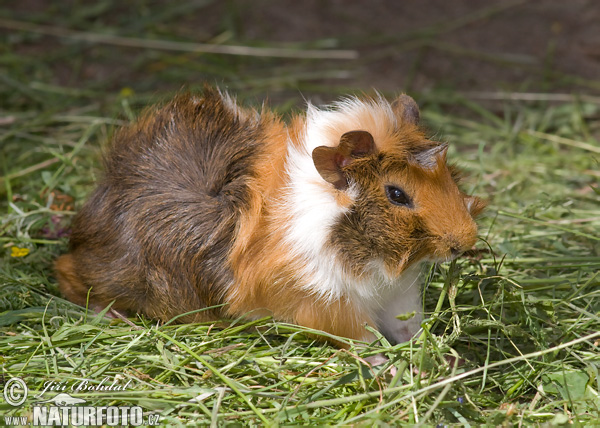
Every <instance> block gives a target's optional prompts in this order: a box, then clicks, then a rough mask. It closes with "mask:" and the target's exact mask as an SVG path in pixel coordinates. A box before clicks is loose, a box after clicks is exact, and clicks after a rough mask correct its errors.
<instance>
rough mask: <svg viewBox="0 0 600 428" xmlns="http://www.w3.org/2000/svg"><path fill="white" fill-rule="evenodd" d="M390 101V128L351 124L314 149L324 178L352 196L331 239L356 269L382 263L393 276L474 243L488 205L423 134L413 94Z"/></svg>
mask: <svg viewBox="0 0 600 428" xmlns="http://www.w3.org/2000/svg"><path fill="white" fill-rule="evenodd" d="M391 107H392V111H393V112H394V114H395V115H396V121H395V122H394V123H395V126H393V127H390V128H388V129H386V131H385V132H374V133H371V132H369V131H367V130H363V129H356V130H352V131H349V132H345V133H343V135H341V137H340V138H339V143H338V144H337V146H319V147H317V148H315V149H314V151H313V152H312V156H313V162H314V164H315V167H316V169H317V171H318V172H319V174H320V176H321V177H322V178H323V179H324V180H325V181H327V182H329V183H330V184H331V185H332V186H334V187H335V189H336V191H338V192H345V193H347V194H348V195H350V196H351V197H350V200H351V201H352V202H351V205H350V207H349V209H348V210H347V212H346V215H343V216H340V217H339V218H338V219H337V221H336V222H335V224H334V225H333V228H332V230H331V239H330V242H331V245H332V246H333V248H334V250H335V251H336V253H337V254H338V255H339V256H340V257H341V259H342V261H344V262H345V263H344V264H345V265H346V267H347V268H348V269H349V270H350V271H351V272H352V273H354V274H355V275H361V274H362V273H364V272H365V271H367V270H369V267H370V266H381V264H383V267H384V269H385V273H386V275H388V276H390V277H392V278H393V277H397V276H399V275H400V274H401V273H402V272H403V271H404V270H405V269H407V268H408V267H409V266H411V265H413V264H415V263H417V262H419V261H425V260H427V261H448V260H451V259H453V258H455V257H456V256H458V255H460V254H461V253H463V252H464V251H466V250H468V249H470V248H471V247H472V246H473V245H474V244H475V242H476V239H477V225H476V223H475V221H474V218H475V217H476V216H477V215H478V214H479V213H480V212H481V211H482V210H483V208H484V206H485V203H484V202H483V201H481V200H480V199H479V198H477V197H474V196H469V195H466V194H465V193H463V192H462V191H461V190H460V189H459V187H458V180H459V173H458V171H457V169H456V168H455V167H453V166H451V165H448V164H447V161H446V153H447V145H446V144H442V143H437V142H433V141H430V140H428V139H426V138H425V136H424V134H423V132H422V131H421V129H420V128H419V127H418V123H417V122H418V118H419V110H418V108H417V105H416V103H415V102H414V101H413V100H412V98H410V97H408V96H405V95H403V96H401V97H400V98H399V99H398V100H397V101H396V102H395V103H393V104H392V105H391ZM374 134H375V136H374Z"/></svg>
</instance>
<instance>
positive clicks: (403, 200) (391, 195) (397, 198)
mask: <svg viewBox="0 0 600 428" xmlns="http://www.w3.org/2000/svg"><path fill="white" fill-rule="evenodd" d="M385 194H386V195H387V197H388V199H389V200H390V202H391V203H392V204H394V205H400V206H402V207H409V208H410V207H412V201H411V199H410V198H409V197H408V195H407V194H406V193H405V192H404V190H402V189H400V188H399V187H396V186H385Z"/></svg>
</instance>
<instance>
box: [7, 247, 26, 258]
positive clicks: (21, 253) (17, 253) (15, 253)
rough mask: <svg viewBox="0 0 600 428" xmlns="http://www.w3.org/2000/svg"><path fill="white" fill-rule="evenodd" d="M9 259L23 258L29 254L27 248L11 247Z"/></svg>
mask: <svg viewBox="0 0 600 428" xmlns="http://www.w3.org/2000/svg"><path fill="white" fill-rule="evenodd" d="M10 250H11V253H10V256H11V257H25V256H26V255H27V254H29V248H19V247H11V249H10Z"/></svg>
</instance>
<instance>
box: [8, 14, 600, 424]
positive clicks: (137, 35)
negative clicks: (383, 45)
mask: <svg viewBox="0 0 600 428" xmlns="http://www.w3.org/2000/svg"><path fill="white" fill-rule="evenodd" d="M141 3H143V2H141ZM197 3H198V2H197ZM515 3H517V2H515ZM521 3H522V2H521ZM94 4H96V3H94ZM191 4H192V3H190V5H191ZM230 7H233V6H230ZM115 8H117V5H116V3H113V2H101V3H98V4H97V5H96V6H90V5H88V6H87V7H86V8H84V7H81V8H79V9H77V10H78V11H79V15H78V14H75V13H74V14H72V15H71V18H70V20H66V19H65V18H64V16H63V15H60V16H59V14H58V12H60V11H58V12H57V11H56V10H54V11H53V10H41V9H40V10H41V11H40V12H39V13H38V14H37V15H35V14H34V15H33V17H30V18H31V19H30V20H29V21H27V22H28V23H29V24H27V25H24V24H23V22H25V21H24V20H25V18H27V16H26V15H25V14H23V13H21V15H18V14H16V15H18V16H8V15H9V14H8V13H7V11H4V13H3V14H2V16H3V17H4V18H7V19H8V18H11V20H10V22H7V19H2V20H0V28H3V29H4V30H3V32H2V38H3V40H4V41H5V46H4V47H2V48H1V50H0V67H1V70H2V73H0V150H1V151H0V176H1V177H2V178H0V362H1V364H2V373H1V375H0V376H1V378H0V381H2V382H3V383H4V384H8V383H9V381H10V379H12V378H21V379H23V380H24V381H25V383H26V384H27V387H28V389H29V394H28V397H27V399H26V400H25V402H24V403H22V404H20V405H18V406H13V405H11V404H10V403H9V402H7V401H6V400H0V421H2V422H3V423H7V422H6V421H7V420H6V419H4V420H2V419H1V418H6V417H13V416H27V417H29V418H30V419H29V422H31V420H32V419H31V418H32V417H33V408H34V407H35V406H36V403H38V402H39V401H42V400H46V399H49V398H50V397H51V396H52V395H53V394H52V393H53V392H54V393H55V392H60V391H61V390H60V387H61V386H65V388H67V390H66V392H69V393H70V395H71V396H72V397H76V398H80V399H83V400H85V401H86V404H85V405H86V406H139V407H141V408H142V409H143V412H144V418H145V419H144V424H145V425H146V424H151V423H153V422H156V419H154V418H158V423H159V424H160V425H169V426H178V425H181V426H183V425H188V424H198V425H212V426H221V425H224V424H231V425H234V426H235V425H239V426H266V425H277V424H281V425H300V426H318V425H351V424H356V425H358V426H371V425H373V424H380V425H382V426H386V425H389V426H398V425H402V424H406V425H413V424H417V423H425V424H428V425H439V426H445V425H451V424H460V425H462V426H470V425H480V424H483V423H487V424H491V425H494V426H517V425H518V426H521V425H524V426H562V425H570V424H575V425H578V426H590V425H592V424H594V423H597V421H598V420H599V419H600V396H599V391H600V375H599V369H600V234H599V233H598V230H600V144H599V143H598V139H599V138H600V98H598V97H594V96H593V95H589V94H588V95H584V96H572V95H569V94H566V93H563V92H561V93H556V91H553V92H543V93H541V92H535V93H533V92H527V93H525V92H523V91H512V92H507V91H504V92H494V93H493V94H487V93H478V94H473V93H468V94H467V93H465V92H464V91H459V90H455V89H452V88H447V87H443V88H433V89H429V90H422V91H419V90H414V91H411V95H413V96H414V98H415V99H416V100H417V101H418V102H419V104H420V105H421V109H422V115H423V122H424V124H425V125H426V127H427V128H428V129H429V130H430V134H431V135H432V137H433V138H435V139H437V140H440V141H447V142H449V143H450V152H449V158H450V159H451V160H452V161H455V162H456V163H457V164H459V165H460V166H462V167H463V168H464V170H465V171H466V172H467V177H466V178H465V180H464V186H465V190H467V191H468V192H472V193H474V194H476V195H479V196H482V197H484V198H487V199H488V200H489V207H488V209H487V212H486V214H485V216H484V217H483V218H482V219H481V221H480V224H481V230H480V235H481V239H480V241H479V243H478V244H477V250H476V251H472V252H470V253H469V254H467V255H466V256H465V257H462V258H461V259H459V260H457V261H455V262H452V263H450V264H441V265H438V266H434V267H432V268H431V269H429V270H428V271H427V274H426V275H425V291H424V299H423V300H424V308H425V311H426V320H425V322H424V323H423V332H422V334H420V336H419V337H417V338H415V339H414V340H413V341H411V342H409V343H403V344H399V345H396V346H390V345H389V344H388V343H387V342H386V341H385V339H383V338H381V339H380V340H379V341H378V342H376V343H370V344H365V343H353V344H351V347H350V349H349V350H339V349H337V348H334V347H332V346H329V345H327V344H323V343H321V342H318V341H314V340H313V339H311V336H309V335H306V334H305V333H306V330H305V329H303V328H300V327H297V326H294V325H289V324H282V323H278V322H275V321H273V320H272V319H269V318H267V319H262V320H258V321H253V322H247V321H245V320H243V319H238V320H215V322H212V323H206V324H184V325H178V324H172V323H167V324H162V325H161V324H157V323H156V322H155V321H152V320H148V319H143V318H132V319H130V320H129V322H124V321H122V320H110V319H107V318H103V317H102V316H101V315H95V314H92V313H87V312H86V310H85V309H84V308H80V307H77V306H75V305H73V304H71V303H69V302H67V301H65V300H63V299H62V298H61V297H60V296H59V294H58V291H57V285H56V280H55V278H54V276H53V270H52V264H53V261H54V259H55V258H56V257H57V256H58V255H59V254H61V253H63V252H65V251H66V244H67V240H68V235H69V223H70V219H71V218H72V216H73V215H74V213H75V212H76V211H77V209H78V207H80V206H81V204H82V203H83V201H84V200H85V198H86V195H87V194H88V193H89V192H90V191H91V189H92V188H93V183H94V180H95V178H96V177H98V176H99V174H101V171H100V157H101V147H102V144H103V143H104V142H105V141H106V140H107V139H108V138H109V136H110V135H111V133H112V132H113V130H114V128H115V127H116V126H119V125H122V124H125V123H127V122H129V121H130V120H133V119H134V118H135V117H136V115H137V114H138V113H139V111H140V110H141V109H142V108H143V107H144V106H145V105H147V104H148V103H150V102H153V101H156V100H161V99H165V98H168V97H169V96H170V95H172V94H173V93H174V92H176V91H177V90H178V89H179V88H180V87H181V86H183V85H186V86H187V87H188V88H190V89H191V90H195V89H197V88H200V87H201V84H202V83H201V80H208V81H209V82H211V83H212V82H215V81H216V82H221V83H222V85H223V86H226V87H229V88H230V89H231V90H232V92H235V93H236V94H238V96H239V98H240V99H241V100H242V102H245V103H246V104H248V105H253V104H258V103H260V102H262V98H263V97H262V95H261V94H263V93H267V92H268V93H269V94H270V95H271V99H272V100H273V101H271V103H270V104H271V106H272V107H273V108H276V109H277V110H279V111H280V112H281V114H283V115H288V114H289V113H290V112H291V111H292V110H297V109H298V108H301V107H302V98H303V97H307V98H314V99H316V100H317V102H318V101H319V100H330V99H333V98H335V97H336V96H337V95H338V94H340V93H348V92H360V91H361V90H366V91H367V92H368V91H369V90H370V87H377V85H376V82H370V83H369V85H365V86H364V87H359V86H355V85H354V84H353V81H352V79H350V80H348V73H351V72H350V71H348V70H350V69H351V68H352V66H351V64H352V61H360V58H361V56H360V55H359V57H358V58H359V59H353V58H354V56H355V55H356V54H357V51H355V50H353V45H352V43H353V40H341V42H340V43H341V45H340V44H337V43H334V42H333V41H332V40H331V39H323V40H317V41H315V42H313V43H310V44H306V45H292V44H289V43H288V44H285V45H282V46H279V45H278V46H275V47H276V48H277V49H279V50H271V51H266V52H265V51H261V50H260V49H263V48H265V49H272V48H273V47H274V46H270V45H269V46H266V45H267V44H266V43H265V44H260V43H256V42H255V43H254V44H252V45H251V47H252V48H258V50H249V51H245V52H242V54H243V56H239V55H231V53H232V52H227V49H225V52H216V53H215V52H212V53H198V52H193V53H190V52H184V51H182V50H181V48H182V47H185V46H187V45H185V46H184V45H177V44H161V43H159V42H160V41H161V40H169V41H176V40H180V39H184V38H185V36H186V35H187V33H185V31H183V30H180V31H179V32H176V31H175V30H176V29H177V28H175V27H166V26H164V25H161V24H160V22H163V21H168V20H169V19H172V17H173V16H179V15H182V14H186V13H188V10H187V9H186V8H184V7H183V6H182V7H180V8H179V9H169V8H168V7H167V6H165V5H161V6H160V7H159V6H155V9H154V12H156V13H154V14H147V15H143V19H140V20H139V21H136V23H137V24H136V25H135V26H134V28H131V29H130V31H129V32H127V34H126V37H125V36H122V37H120V36H118V35H116V34H117V33H118V32H117V30H116V29H118V28H122V27H120V26H119V25H121V24H120V23H119V22H116V23H115V22H114V21H111V19H112V18H110V17H111V16H112V15H111V11H113V10H114V9H115ZM189 8H191V6H189ZM197 9H199V10H200V12H201V11H202V7H201V6H198V5H197V6H196V9H194V12H195V13H199V12H198V10H197ZM119 12H122V11H119ZM492 12H494V11H491V12H489V13H488V14H491V13H492ZM222 13H223V14H222V15H220V16H221V18H222V20H223V22H221V24H222V25H226V24H227V23H229V20H228V19H229V18H231V20H232V21H235V19H233V18H235V17H236V16H237V15H236V14H235V13H234V12H233V11H232V10H228V9H227V10H225V11H224V12H223V11H222ZM53 14H54V15H53ZM156 16H159V17H160V19H158V18H156ZM90 17H94V18H95V19H96V21H94V22H97V23H98V22H99V23H100V24H101V25H103V26H104V27H101V28H100V27H99V28H94V29H93V31H92V30H89V29H85V28H84V25H83V23H85V22H89V20H90V19H91V18H90ZM17 18H18V19H17ZM473 19H475V18H473ZM161 20H162V21H161ZM15 23H16V24H15ZM100 24H97V25H100ZM19 25H20V27H19ZM111 25H112V27H111ZM456 25H457V26H460V25H462V24H461V22H458V21H457V23H456ZM9 27H10V28H9ZM17 27H19V28H17ZM105 27H106V28H105ZM7 28H9V29H7ZM52 28H54V30H52ZM57 28H58V29H59V30H56V29H57ZM67 28H68V29H70V30H68V31H67V30H66V29H67ZM148 28H151V29H152V30H153V32H152V37H147V35H148V31H149V30H148ZM227 28H229V27H227ZM231 28H232V29H234V28H235V25H233V24H231ZM75 30H76V31H75ZM174 31H175V32H174ZM207 31H208V30H207ZM52 32H54V34H52ZM86 34H87V36H85V35H86ZM98 34H102V35H103V36H102V37H100V36H98ZM219 34H220V37H221V38H219ZM219 34H217V35H216V36H215V37H213V38H212V39H211V40H210V42H211V44H213V45H216V46H228V45H233V44H238V45H240V44H242V43H241V41H240V40H237V39H236V37H235V34H236V33H235V31H234V30H231V31H230V32H229V33H227V32H226V31H225V32H221V33H219ZM232 34H233V35H232ZM107 35H110V37H109V36H107ZM55 36H60V37H55ZM415 37H422V36H420V35H419V34H417V35H415ZM132 40H133V41H132ZM140 40H142V41H143V40H145V42H140ZM42 42H43V43H42ZM125 42H127V43H129V44H130V45H131V44H132V43H134V42H135V43H137V44H138V46H134V47H131V46H129V47H123V46H128V45H127V44H126V43H125ZM144 43H147V45H144ZM182 43H183V42H182ZM140 44H141V45H140ZM389 46H393V44H392V43H391V42H390V43H389ZM197 48H199V47H198V46H197ZM128 49H136V55H135V57H133V58H134V60H132V61H129V57H128V53H129V52H130V51H128ZM178 49H179V50H178ZM327 49H330V50H334V51H335V52H336V53H334V54H332V55H331V56H332V57H330V58H328V59H327V60H326V61H323V60H322V59H319V58H318V56H319V55H321V56H324V55H325V56H326V55H327V54H326V53H325V54H324V53H323V52H325V51H326V50H327ZM140 50H141V52H142V53H140ZM261 52H262V53H261ZM262 55H267V56H265V57H263V56H262ZM336 55H338V56H340V58H334V57H335V56H336ZM115 56H116V57H115ZM282 56H284V57H285V58H282ZM315 57H317V58H316V59H315ZM83 58H87V59H89V58H92V59H96V60H98V61H99V62H103V63H104V62H106V63H110V61H116V62H118V67H116V69H119V70H120V69H124V64H125V65H127V67H128V68H129V69H130V70H134V71H136V72H137V73H138V74H137V75H138V76H141V75H144V77H143V78H142V77H140V80H139V81H137V80H134V79H133V78H132V77H131V76H130V75H126V76H127V78H125V77H123V76H125V75H123V76H122V80H119V79H118V76H115V75H110V76H109V77H110V79H107V80H106V82H104V83H103V81H102V79H99V78H97V77H98V76H97V75H94V76H95V77H94V79H91V80H90V81H89V82H88V83H86V80H85V78H84V77H81V76H85V75H86V73H87V72H89V70H87V68H88V67H90V65H89V64H87V63H86V61H84V60H83ZM480 59H481V60H486V58H480ZM74 70H75V71H74ZM86 70H87V71H86ZM97 70H98V69H96V71H97ZM413 72H414V73H415V75H418V72H419V70H418V64H417V65H416V66H415V69H414V70H413ZM553 73H554V74H553V76H554V77H555V78H556V77H557V76H559V75H558V74H556V72H553ZM73 75H78V76H79V78H78V79H75V80H73V81H69V79H68V78H66V79H65V77H64V76H73ZM148 75H151V76H153V77H152V78H149V77H148ZM316 76H317V77H318V78H317V77H316ZM561 76H562V75H561ZM350 77H352V76H351V75H350ZM559 77H560V76H559ZM563 77H564V79H563V80H560V79H558V83H556V82H555V83H556V84H557V85H559V84H560V82H564V81H569V82H572V81H573V79H569V76H563ZM571 77H572V76H571ZM363 78H364V76H363ZM127 79H129V80H127ZM319 79H321V80H319ZM115 82H118V84H115ZM193 82H195V83H193ZM154 83H155V84H154ZM578 83H579V84H581V85H583V87H588V88H595V89H596V90H597V88H598V87H600V85H599V83H598V82H594V81H587V80H581V79H580V80H579V81H578ZM586 85H587V86H586ZM402 89H403V88H398V91H400V90H402ZM583 92H585V91H583ZM384 94H385V95H387V96H390V97H391V96H393V95H394V93H393V92H391V91H390V92H385V91H384ZM310 333H312V334H319V333H318V332H314V331H311V332H310ZM378 353H383V354H385V355H386V356H387V357H388V358H389V362H388V363H386V364H384V365H382V366H378V367H370V366H369V365H368V364H366V362H365V360H364V359H365V358H366V357H368V356H370V355H374V354H378ZM392 366H393V367H394V369H395V370H391V368H392ZM392 372H394V373H395V374H394V375H392V374H391V373H392ZM109 384H114V385H115V388H113V389H112V390H110V391H107V390H106V389H102V387H103V386H104V387H106V385H109ZM52 385H54V386H56V387H57V388H55V389H54V390H53V389H52ZM119 385H120V386H123V388H122V390H120V389H119V388H117V387H118V386H119ZM125 385H127V386H126V387H125ZM78 386H79V389H78ZM71 387H74V388H75V390H76V391H73V390H71ZM36 395H38V397H37V398H36V397H35V396H36ZM228 426H229V425H228Z"/></svg>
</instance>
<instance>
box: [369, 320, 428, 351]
mask: <svg viewBox="0 0 600 428" xmlns="http://www.w3.org/2000/svg"><path fill="white" fill-rule="evenodd" d="M411 315H412V317H411V318H410V319H407V320H399V319H397V318H395V317H394V318H388V319H387V320H385V321H386V322H385V323H382V325H380V326H379V329H380V330H381V333H382V334H383V335H384V336H385V338H386V339H387V340H388V341H389V342H390V343H391V344H392V345H396V344H398V343H404V342H408V341H409V340H410V339H412V338H413V337H414V336H415V334H417V333H418V332H419V330H420V329H421V320H422V319H423V317H422V315H421V314H417V313H414V314H411Z"/></svg>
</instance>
